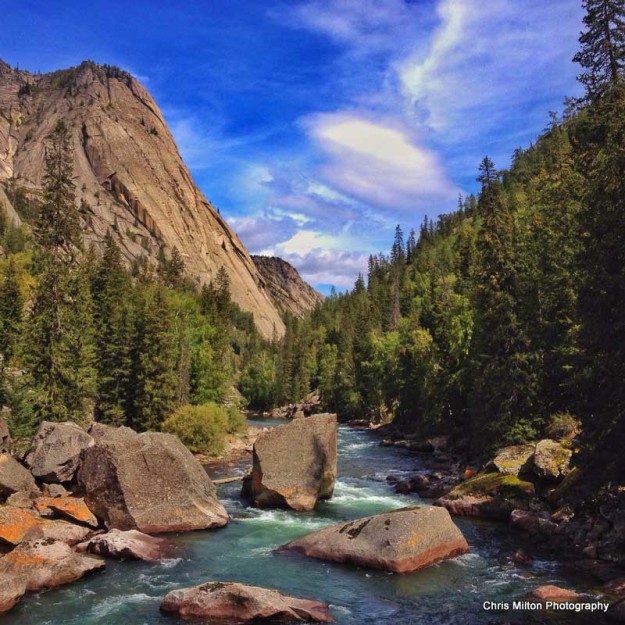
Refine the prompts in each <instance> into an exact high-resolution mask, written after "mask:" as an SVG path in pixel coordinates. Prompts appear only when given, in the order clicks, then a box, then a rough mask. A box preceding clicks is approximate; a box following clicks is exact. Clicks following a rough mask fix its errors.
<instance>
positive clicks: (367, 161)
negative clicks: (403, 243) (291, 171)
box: [305, 112, 457, 212]
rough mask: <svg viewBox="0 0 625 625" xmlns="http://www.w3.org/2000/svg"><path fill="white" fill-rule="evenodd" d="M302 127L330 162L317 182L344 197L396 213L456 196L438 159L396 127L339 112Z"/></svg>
mask: <svg viewBox="0 0 625 625" xmlns="http://www.w3.org/2000/svg"><path fill="white" fill-rule="evenodd" d="M305 126H306V127H307V129H308V132H309V135H310V137H311V139H312V140H313V141H315V142H316V143H317V145H318V146H319V147H320V148H321V149H322V150H323V151H324V152H325V154H326V155H327V157H328V159H327V160H326V162H325V164H324V165H322V166H321V168H320V170H319V172H320V174H321V176H322V177H323V179H324V180H325V181H326V182H327V183H328V184H330V185H331V186H332V187H334V188H337V189H339V190H340V191H341V192H342V193H344V194H347V195H351V196H352V197H356V198H357V199H359V200H361V201H363V202H366V203H368V204H373V205H374V206H378V207H381V208H385V209H390V210H393V211H398V212H401V211H408V210H415V208H419V207H422V206H423V204H424V202H425V203H427V202H432V201H436V200H441V199H442V200H451V199H452V198H453V197H455V196H456V194H457V189H456V188H455V187H454V185H453V184H452V183H451V182H450V181H449V179H448V178H447V176H446V174H445V171H444V169H443V166H442V164H441V162H440V159H439V158H438V156H437V155H436V154H435V153H434V152H432V151H431V150H429V149H428V148H427V147H424V146H423V145H420V144H419V142H418V141H417V140H416V139H415V137H414V136H412V135H411V133H410V132H409V131H408V130H406V129H405V128H402V127H401V126H399V125H395V126H393V125H390V124H385V123H383V122H379V121H375V120H371V119H368V118H366V117H364V116H361V115H358V114H357V113H342V112H339V113H328V114H321V115H316V116H313V117H310V118H308V119H307V120H306V121H305Z"/></svg>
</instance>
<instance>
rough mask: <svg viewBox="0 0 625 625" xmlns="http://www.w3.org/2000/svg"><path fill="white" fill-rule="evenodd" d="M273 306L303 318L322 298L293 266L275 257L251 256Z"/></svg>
mask: <svg viewBox="0 0 625 625" xmlns="http://www.w3.org/2000/svg"><path fill="white" fill-rule="evenodd" d="M252 260H253V261H254V264H255V265H256V268H257V269H258V271H259V272H260V275H261V276H262V277H263V278H264V280H265V284H266V285H267V290H268V291H269V294H270V296H271V299H272V300H273V302H274V304H275V305H276V306H277V307H278V309H279V310H280V312H282V313H285V312H286V313H290V314H292V315H295V316H296V317H300V318H302V317H304V316H305V314H306V313H307V312H309V311H310V310H312V309H313V308H315V306H317V304H320V303H321V302H322V301H323V300H324V297H323V295H321V293H318V292H317V291H315V289H313V288H312V287H311V286H310V285H309V284H308V283H307V282H305V281H304V279H303V278H302V276H300V274H299V272H298V271H297V269H295V267H293V265H291V264H289V263H287V262H286V261H285V260H283V259H282V258H278V257H276V256H252Z"/></svg>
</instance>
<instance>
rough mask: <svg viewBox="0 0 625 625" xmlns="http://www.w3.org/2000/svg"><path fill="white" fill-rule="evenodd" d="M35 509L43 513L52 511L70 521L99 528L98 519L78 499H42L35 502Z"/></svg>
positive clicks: (81, 500) (82, 501)
mask: <svg viewBox="0 0 625 625" xmlns="http://www.w3.org/2000/svg"><path fill="white" fill-rule="evenodd" d="M35 507H36V508H37V510H38V511H39V512H42V513H45V511H46V510H52V511H54V512H56V513H58V514H59V515H60V516H62V517H65V518H67V519H69V520H70V521H76V522H78V523H84V524H85V525H88V526H89V527H93V528H96V527H98V519H96V517H95V515H94V514H93V512H91V510H89V508H88V507H87V504H86V503H85V502H84V500H83V499H79V498H78V497H40V498H39V499H37V501H36V502H35Z"/></svg>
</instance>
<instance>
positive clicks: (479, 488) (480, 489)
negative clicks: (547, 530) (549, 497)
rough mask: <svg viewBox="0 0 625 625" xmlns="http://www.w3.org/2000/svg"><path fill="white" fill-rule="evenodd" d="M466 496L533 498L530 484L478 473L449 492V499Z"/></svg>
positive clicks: (513, 477) (517, 479) (507, 477)
mask: <svg viewBox="0 0 625 625" xmlns="http://www.w3.org/2000/svg"><path fill="white" fill-rule="evenodd" d="M467 495H474V496H475V495H478V496H479V495H482V496H485V495H487V496H491V497H496V496H500V497H503V498H504V499H510V498H513V497H523V498H529V497H533V496H534V485H533V484H532V483H531V482H526V481H525V480H521V479H519V478H518V477H517V476H515V475H504V474H502V473H479V474H478V475H476V476H475V477H472V478H470V479H468V480H466V481H465V482H462V483H461V484H458V486H456V487H455V488H453V489H452V490H451V491H450V492H449V495H448V496H449V497H465V496H467Z"/></svg>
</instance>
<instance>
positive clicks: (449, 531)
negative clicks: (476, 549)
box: [284, 506, 469, 573]
mask: <svg viewBox="0 0 625 625" xmlns="http://www.w3.org/2000/svg"><path fill="white" fill-rule="evenodd" d="M284 549H287V550H290V551H297V552H299V553H302V554H304V555H306V556H310V557H312V558H319V559H322V560H331V561H333V562H345V563H348V564H356V565H359V566H364V567H368V568H373V569H382V570H385V571H393V572H396V573H407V572H410V571H416V570H418V569H422V568H425V567H428V566H430V565H432V564H435V563H436V562H440V561H441V560H448V559H449V558H455V557H456V556H460V555H462V554H464V553H467V552H468V550H469V546H468V544H467V541H466V540H465V538H464V536H463V535H462V533H461V532H460V530H459V529H458V528H457V527H456V525H455V524H454V522H453V521H452V520H451V517H450V516H449V513H448V512H447V510H445V509H444V508H436V507H434V506H415V507H413V508H403V509H401V510H395V511H393V512H387V513H383V514H376V515H375V516H370V517H365V518H362V519H357V520H356V521H349V522H347V523H340V524H339V525H333V526H332V527H326V528H324V529H321V530H319V531H317V532H314V533H312V534H309V535H307V536H303V537H302V538H298V539H297V540H294V541H292V542H290V543H288V544H287V545H285V547H284Z"/></svg>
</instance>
